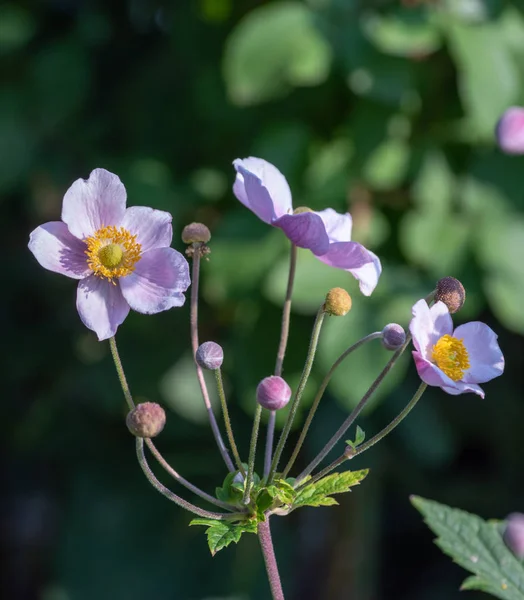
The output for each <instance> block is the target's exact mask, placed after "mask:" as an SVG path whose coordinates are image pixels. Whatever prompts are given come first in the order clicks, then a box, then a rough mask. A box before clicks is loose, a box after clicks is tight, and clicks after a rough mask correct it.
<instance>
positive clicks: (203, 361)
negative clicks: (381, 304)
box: [196, 342, 224, 371]
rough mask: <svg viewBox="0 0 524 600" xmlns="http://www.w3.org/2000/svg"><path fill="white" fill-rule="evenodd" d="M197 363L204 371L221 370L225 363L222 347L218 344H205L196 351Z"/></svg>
mask: <svg viewBox="0 0 524 600" xmlns="http://www.w3.org/2000/svg"><path fill="white" fill-rule="evenodd" d="M196 361H197V363H198V364H199V365H200V366H201V367H202V368H203V369H209V370H211V371H214V370H215V369H220V367H221V366H222V362H223V361H224V351H223V350H222V346H220V345H219V344H217V343H216V342H204V343H203V344H200V346H199V347H198V349H197V351H196Z"/></svg>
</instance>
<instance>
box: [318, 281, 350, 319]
mask: <svg viewBox="0 0 524 600" xmlns="http://www.w3.org/2000/svg"><path fill="white" fill-rule="evenodd" d="M324 310H325V312H327V313H328V314H329V315H333V316H335V317H343V316H344V315H346V314H347V313H348V312H349V311H350V310H351V296H350V295H349V294H348V293H347V292H346V290H343V289H342V288H333V289H331V290H329V292H328V293H327V296H326V301H325V302H324Z"/></svg>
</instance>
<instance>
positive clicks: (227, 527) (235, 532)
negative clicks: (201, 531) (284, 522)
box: [189, 518, 257, 556]
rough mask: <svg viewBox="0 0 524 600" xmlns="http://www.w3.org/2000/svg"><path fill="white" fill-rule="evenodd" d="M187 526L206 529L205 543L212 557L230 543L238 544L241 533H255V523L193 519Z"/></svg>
mask: <svg viewBox="0 0 524 600" xmlns="http://www.w3.org/2000/svg"><path fill="white" fill-rule="evenodd" d="M189 525H204V526H205V527H207V530H206V535H207V543H208V545H209V549H210V550H211V554H212V556H214V555H215V554H216V553H217V552H218V551H219V550H222V548H225V547H226V546H229V544H231V543H232V542H234V543H235V544H236V543H238V540H239V539H240V538H241V536H242V534H243V533H256V532H257V523H256V522H255V521H241V522H237V523H233V522H231V521H216V520H214V519H202V518H201V519H193V520H192V521H191V523H189Z"/></svg>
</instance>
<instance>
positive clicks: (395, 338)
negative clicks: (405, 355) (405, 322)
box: [382, 323, 406, 350]
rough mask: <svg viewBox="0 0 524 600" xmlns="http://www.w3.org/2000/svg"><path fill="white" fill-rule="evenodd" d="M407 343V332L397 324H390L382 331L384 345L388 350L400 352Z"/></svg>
mask: <svg viewBox="0 0 524 600" xmlns="http://www.w3.org/2000/svg"><path fill="white" fill-rule="evenodd" d="M405 342H406V332H405V331H404V329H403V328H402V327H401V326H400V325H398V324H397V323H389V324H388V325H386V326H385V327H384V329H383V330H382V345H383V346H384V348H386V350H398V349H399V348H400V347H401V346H403V345H404V343H405Z"/></svg>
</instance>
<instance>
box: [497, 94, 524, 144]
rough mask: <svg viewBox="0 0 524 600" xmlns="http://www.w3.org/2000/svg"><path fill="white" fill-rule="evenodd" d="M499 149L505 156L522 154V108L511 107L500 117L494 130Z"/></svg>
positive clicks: (523, 140) (523, 116)
mask: <svg viewBox="0 0 524 600" xmlns="http://www.w3.org/2000/svg"><path fill="white" fill-rule="evenodd" d="M495 132H496V136H497V141H498V144H499V146H500V149H501V150H502V151H503V152H506V153H507V154H524V108H521V107H520V106H512V107H511V108H508V110H507V111H506V112H505V113H504V114H503V115H502V117H501V118H500V119H499V122H498V123H497V128H496V130H495Z"/></svg>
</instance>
